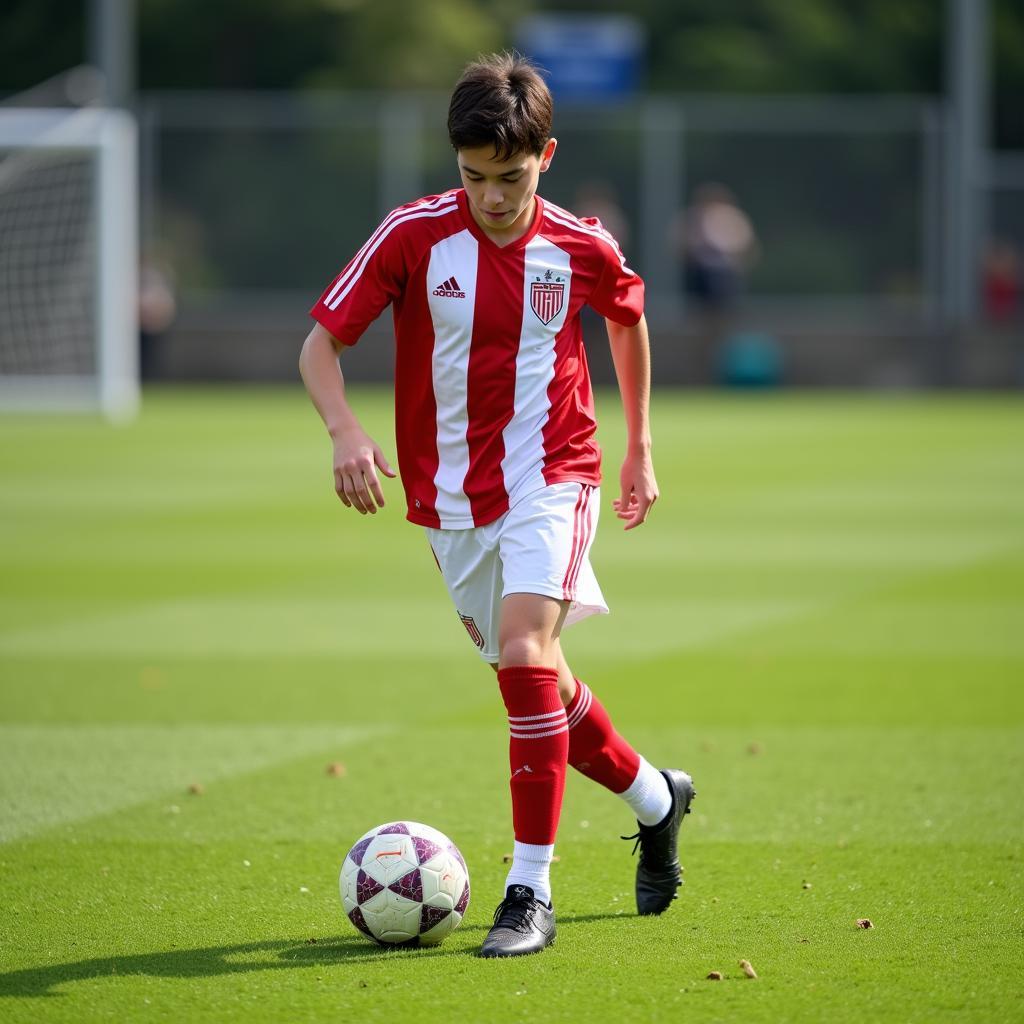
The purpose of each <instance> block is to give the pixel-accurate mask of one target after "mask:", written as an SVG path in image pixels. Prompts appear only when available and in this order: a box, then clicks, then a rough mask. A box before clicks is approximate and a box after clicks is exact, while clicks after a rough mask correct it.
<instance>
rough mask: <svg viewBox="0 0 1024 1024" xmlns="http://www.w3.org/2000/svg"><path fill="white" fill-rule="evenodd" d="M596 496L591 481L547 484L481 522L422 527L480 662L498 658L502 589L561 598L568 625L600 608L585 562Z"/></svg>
mask: <svg viewBox="0 0 1024 1024" xmlns="http://www.w3.org/2000/svg"><path fill="white" fill-rule="evenodd" d="M600 500H601V489H600V488H599V487H592V486H591V485H590V484H579V483H572V482H570V483H561V484H550V485H548V486H547V487H543V488H541V489H540V490H537V491H533V492H532V493H530V494H526V495H524V496H523V497H522V498H520V499H518V500H517V501H516V502H515V504H514V505H513V506H512V507H511V508H510V509H509V510H508V511H507V512H506V513H505V514H504V515H503V516H502V517H501V518H500V519H496V520H495V521H494V522H493V523H488V524H487V525H486V526H478V527H476V528H475V529H470V530H435V529H433V528H431V527H426V528H425V529H426V533H427V539H428V540H429V541H430V546H431V548H433V551H434V557H435V558H436V559H437V565H438V568H440V570H441V575H442V576H444V582H445V584H446V585H447V587H448V593H449V594H451V596H452V600H453V601H454V602H455V609H456V611H457V612H458V613H459V618H460V619H461V620H462V624H463V625H464V626H465V627H466V632H468V633H469V636H470V639H471V640H472V641H473V643H475V644H476V646H477V649H478V650H479V651H480V656H481V657H482V658H483V659H484V661H488V662H491V663H495V662H497V660H498V627H499V624H500V622H501V600H502V598H504V597H507V596H508V595H509V594H542V595H544V596H545V597H553V598H555V600H557V601H568V602H569V612H568V614H567V615H566V619H565V625H567V626H569V625H572V623H574V622H579V621H580V620H581V619H585V618H586V617H587V616H588V615H604V614H607V612H608V606H607V605H606V604H605V603H604V595H603V594H602V593H601V588H600V587H599V586H598V583H597V577H596V576H595V575H594V570H593V567H592V566H591V564H590V545H591V544H592V543H593V540H594V534H595V533H596V532H597V519H598V512H599V506H600Z"/></svg>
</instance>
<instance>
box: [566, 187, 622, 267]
mask: <svg viewBox="0 0 1024 1024" xmlns="http://www.w3.org/2000/svg"><path fill="white" fill-rule="evenodd" d="M572 212H573V213H575V214H576V216H577V217H596V218H597V219H598V220H599V221H600V222H601V224H602V225H603V226H604V227H605V228H606V229H607V230H608V231H609V232H611V234H612V236H613V237H614V239H615V241H616V242H618V243H619V248H620V249H622V250H623V251H625V250H626V249H627V248H628V247H629V240H630V233H631V232H630V230H629V221H628V220H627V218H626V214H625V212H624V211H623V209H622V207H621V206H619V201H618V197H617V196H616V194H615V186H614V185H612V183H611V182H610V181H605V180H604V179H595V180H593V181H584V182H583V183H582V184H581V185H580V186H579V188H578V189H577V190H576V198H575V200H574V201H573V204H572Z"/></svg>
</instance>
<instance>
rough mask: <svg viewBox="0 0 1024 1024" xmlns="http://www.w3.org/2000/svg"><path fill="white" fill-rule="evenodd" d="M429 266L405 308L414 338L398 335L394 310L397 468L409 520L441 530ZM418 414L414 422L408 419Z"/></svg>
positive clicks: (419, 273) (414, 280) (422, 268)
mask: <svg viewBox="0 0 1024 1024" xmlns="http://www.w3.org/2000/svg"><path fill="white" fill-rule="evenodd" d="M426 278H427V262H426V261H424V262H423V263H421V264H420V265H419V266H418V267H417V268H416V270H415V272H414V273H413V274H412V275H411V276H410V278H409V285H408V287H407V288H406V291H405V295H404V297H403V301H402V304H401V307H400V308H401V316H402V317H403V318H405V320H406V322H409V321H413V322H415V323H416V332H415V334H412V333H411V332H410V333H404V332H401V331H399V330H398V320H399V307H398V306H396V307H395V321H396V345H397V348H398V353H397V358H396V360H395V444H396V445H397V449H398V464H399V466H401V468H402V483H403V484H404V485H405V493H406V501H407V502H408V506H409V516H410V517H412V516H415V517H416V518H415V519H414V520H413V521H414V522H417V523H420V524H421V525H422V526H433V527H434V528H436V529H440V527H441V519H440V517H439V516H438V514H437V512H436V511H435V510H434V506H435V505H436V504H437V487H436V486H435V485H434V477H435V476H436V475H437V467H438V463H439V462H440V456H439V455H438V452H437V432H436V431H435V430H432V429H429V428H428V429H425V426H426V425H427V424H434V423H436V422H437V400H436V398H435V397H434V378H433V371H432V366H431V363H432V360H433V355H434V324H433V321H432V320H431V319H430V309H429V307H428V305H427V279H426ZM410 410H415V412H416V414H415V415H414V416H410V415H409V411H410Z"/></svg>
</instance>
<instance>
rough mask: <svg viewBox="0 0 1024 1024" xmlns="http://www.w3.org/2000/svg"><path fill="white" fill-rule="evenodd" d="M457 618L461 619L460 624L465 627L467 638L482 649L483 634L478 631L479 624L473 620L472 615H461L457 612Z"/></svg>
mask: <svg viewBox="0 0 1024 1024" xmlns="http://www.w3.org/2000/svg"><path fill="white" fill-rule="evenodd" d="M459 618H460V619H462V624H463V625H464V626H465V627H466V632H467V633H468V634H469V639H470V640H472V641H473V643H475V644H476V645H477V647H479V648H480V650H481V651H482V650H483V649H484V636H483V633H481V632H480V628H479V626H477V624H476V623H475V622H474V621H473V616H472V615H463V614H462V612H459Z"/></svg>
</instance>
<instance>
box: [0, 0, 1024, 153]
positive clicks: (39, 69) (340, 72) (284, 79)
mask: <svg viewBox="0 0 1024 1024" xmlns="http://www.w3.org/2000/svg"><path fill="white" fill-rule="evenodd" d="M136 2H137V5H138V40H139V53H138V65H139V66H138V84H139V87H140V88H141V89H169V88H191V89H209V88H234V89H252V88H256V89H292V88H307V87H318V86H331V87H341V88H348V89H376V88H389V87H402V88H439V89H444V88H447V87H448V86H449V85H450V84H451V82H452V79H453V78H454V76H455V75H456V74H457V72H458V69H459V68H460V67H461V66H462V65H463V64H464V63H465V61H466V60H467V59H468V58H469V57H472V56H475V55H476V54H477V53H480V52H482V51H487V50H492V49H496V48H501V47H503V46H510V45H513V44H514V42H515V25H516V22H517V21H518V19H520V18H521V17H523V16H524V15H527V14H530V13H533V12H534V11H551V12H555V11H570V12H571V11H578V12H595V11H596V12H600V11H607V12H609V13H611V12H614V13H622V11H623V10H624V8H625V7H626V6H627V5H623V4H622V3H621V0H521V2H519V3H517V4H516V5H514V6H513V5H509V4H508V3H502V2H499V0H431V2H430V3H425V2H423V0H218V2H217V3H210V2H209V0H136ZM990 2H991V11H992V15H991V20H992V37H993V43H992V52H993V75H992V77H993V89H994V99H995V103H994V111H995V113H994V120H995V125H996V127H997V136H996V137H997V140H998V141H999V142H1000V143H1001V144H1003V145H1014V146H1022V147H1024V114H1022V112H1021V111H1022V107H1024V102H1022V99H1024V4H1022V3H1021V0H990ZM946 3H947V0H785V2H780V0H717V2H716V3H713V4H710V3H707V2H706V0H632V2H631V3H630V4H629V5H628V10H629V12H630V13H631V14H633V15H634V16H635V17H637V18H638V19H639V20H640V21H641V22H642V23H643V24H644V26H645V27H646V29H647V36H648V74H647V84H648V86H649V88H651V89H654V90H658V91H688V92H753V93H765V92H768V93H780V92H786V93H808V92H833V93H835V92H839V93H850V92H853V93H858V92H859V93H876V92H912V93H937V92H940V91H941V90H942V88H943V61H944V47H943V37H944V32H945V11H946ZM87 10H88V0H13V2H8V3H7V4H6V5H5V8H4V13H3V14H2V15H0V92H14V91H18V90H21V89H25V88H28V87H29V86H31V85H33V84H35V83H36V82H39V81H41V80H42V79H44V78H47V77H48V76H50V75H53V74H56V73H57V72H59V71H60V70H62V69H64V68H67V67H69V66H71V65H72V64H76V63H79V62H81V61H83V60H85V59H86V50H87V46H86V20H87V19H86V13H87Z"/></svg>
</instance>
